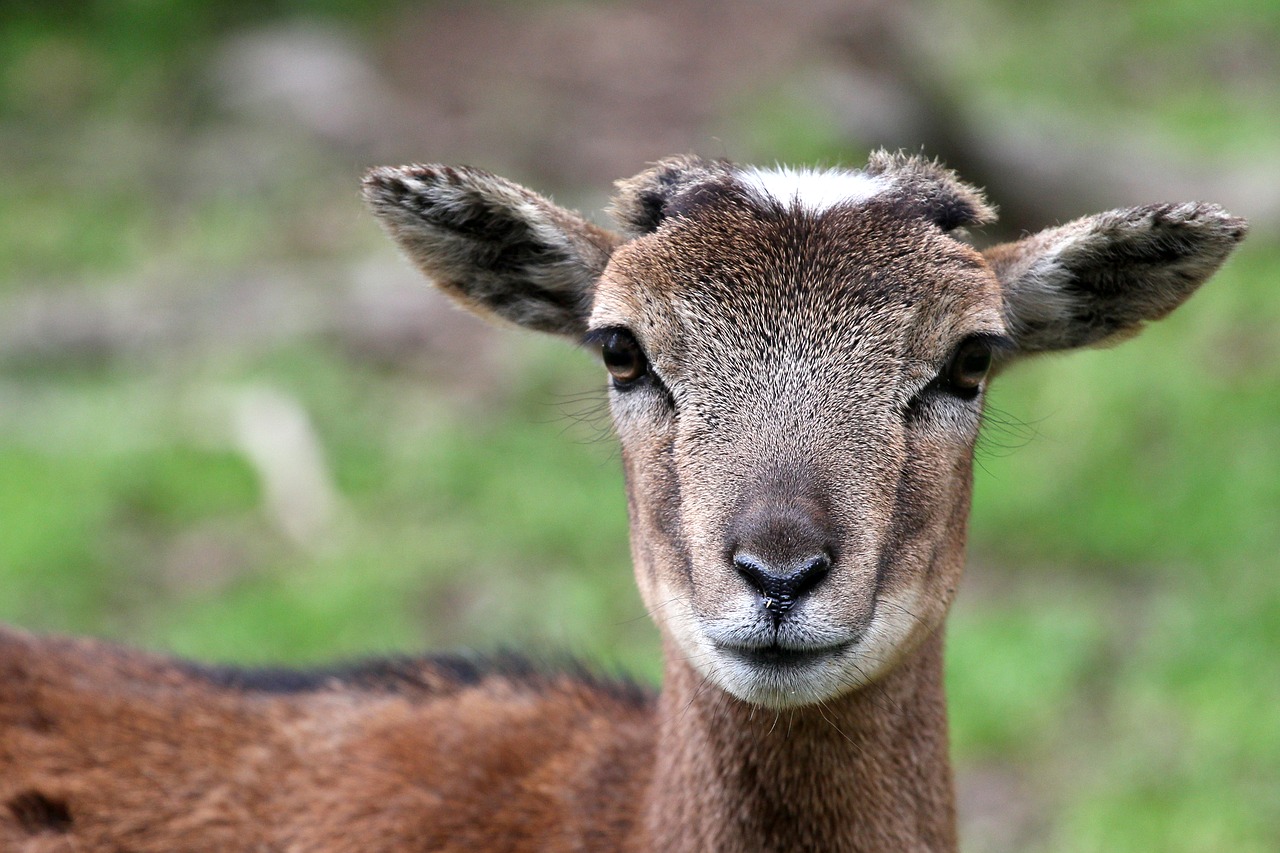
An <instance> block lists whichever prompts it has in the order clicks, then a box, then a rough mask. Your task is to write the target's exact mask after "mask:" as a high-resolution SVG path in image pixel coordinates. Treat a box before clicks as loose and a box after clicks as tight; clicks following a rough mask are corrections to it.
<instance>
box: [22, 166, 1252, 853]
mask: <svg viewBox="0 0 1280 853" xmlns="http://www.w3.org/2000/svg"><path fill="white" fill-rule="evenodd" d="M619 187H620V192H619V196H618V198H617V199H616V201H615V204H614V209H615V213H616V216H617V217H618V219H619V221H620V224H621V226H622V228H623V231H624V234H625V236H617V235H613V234H610V233H608V232H605V231H603V230H601V229H598V228H596V227H594V226H591V225H589V224H587V223H586V222H585V220H583V219H582V218H581V217H579V216H578V215H577V214H574V213H572V212H569V211H566V210H563V209H561V208H558V207H556V206H555V205H553V204H552V203H551V202H549V201H547V200H546V199H544V198H542V197H541V196H538V195H536V194H534V193H532V192H530V191H528V190H526V189H524V188H522V187H518V186H516V185H515V184H511V183H510V182H508V181H505V180H503V179H501V178H497V177H495V176H493V175H489V174H487V173H484V172H481V171H478V170H474V169H466V168H450V167H443V166H413V167H405V168H401V169H390V168H387V169H378V170H375V171H373V172H372V173H370V175H369V176H368V178H367V179H366V184H365V192H366V198H367V199H368V201H369V203H370V205H371V206H372V208H373V210H374V212H375V213H376V214H377V215H378V217H379V219H380V220H381V221H382V222H383V224H384V226H385V227H386V228H387V230H388V231H389V233H390V234H391V236H392V237H393V238H394V239H396V241H397V242H399V244H400V245H401V247H402V248H403V249H404V250H405V252H406V253H407V254H408V255H409V256H410V258H411V259H412V260H413V261H414V262H415V263H416V264H417V265H418V266H419V267H420V268H421V269H422V270H423V271H424V272H425V273H426V274H427V275H428V276H429V277H431V278H432V279H433V280H434V281H435V282H436V283H437V284H438V285H439V286H440V287H441V288H442V289H444V290H445V291H446V292H448V293H449V294H450V295H452V296H453V297H454V298H455V299H457V300H458V301H459V302H460V303H462V304H463V305H465V306H466V307H469V308H471V309H473V310H477V311H480V312H482V313H485V314H489V315H492V316H497V317H500V318H503V319H505V320H508V321H511V322H515V323H517V324H520V325H524V326H527V327H530V328H535V329H539V330H542V331H550V332H553V333H557V334H561V335H566V336H571V337H575V338H581V337H582V336H583V335H584V334H585V335H586V336H587V338H588V339H589V340H592V341H595V342H600V343H601V344H602V345H603V346H609V347H615V348H618V347H620V349H618V350H617V352H616V353H615V356H614V357H615V358H616V359H622V360H623V362H624V363H625V361H626V359H627V358H628V357H629V356H627V355H626V354H627V353H632V354H633V355H635V357H636V358H637V359H638V360H637V361H634V362H633V363H634V364H636V365H638V366H639V367H638V369H637V370H636V371H635V372H634V373H633V372H630V371H627V370H623V371H621V375H622V376H623V379H620V380H618V381H617V382H615V383H613V386H612V391H611V406H612V410H613V415H614V422H615V425H616V427H617V430H618V434H619V439H620V442H621V445H622V459H623V466H624V470H625V474H626V480H627V494H628V509H629V514H630V518H631V526H632V553H633V557H634V563H635V571H636V578H637V582H638V584H639V586H640V590H641V593H642V596H643V597H644V599H645V602H646V604H647V605H648V607H649V609H650V612H651V613H652V614H653V616H654V618H655V620H656V621H657V623H658V626H659V628H660V630H661V632H662V636H663V644H664V652H665V660H666V673H665V680H664V687H663V691H662V693H661V696H660V697H658V698H657V699H656V700H655V699H653V698H651V697H648V696H646V695H644V694H643V693H642V692H640V691H637V690H636V689H635V688H631V687H627V686H626V685H615V684H610V683H607V682H601V681H599V680H596V679H592V678H590V677H586V676H583V675H582V674H580V673H579V674H577V675H572V674H568V675H555V674H543V673H539V672H538V671H536V670H533V669H530V668H529V667H528V666H527V665H525V664H522V663H520V662H518V661H515V660H510V659H508V660H503V661H497V662H496V665H493V666H489V667H478V666H477V665H476V664H475V663H474V662H471V661H466V660H461V659H448V658H434V659H423V660H402V661H392V662H381V663H374V664H371V665H366V666H363V667H356V668H354V669H347V670H333V671H330V672H322V673H289V672H257V673H255V672H248V671H237V670H216V669H208V668H202V667H198V666H195V665H192V664H187V663H182V662H173V661H166V660H162V659H159V658H154V657H150V656H147V655H143V654H140V653H137V652H130V651H125V650H122V649H118V648H115V647H112V646H108V645H105V644H99V643H93V642H89V641H74V640H61V639H55V638H36V637H31V636H29V635H26V634H21V633H17V632H11V631H0V734H2V735H3V739H2V740H0V849H3V850H6V851H7V850H14V851H23V853H27V851H46V850H75V851H119V850H131V851H152V850H154V851H160V850H165V851H169V850H228V849H235V850H297V851H304V850H305V851H392V850H395V851H405V850H458V851H462V850H468V851H474V850H486V851H524V850H530V851H532V850H566V851H575V850H583V851H587V850H592V851H594V850H621V851H637V853H638V851H708V850H711V851H715V850H719V851H726V853H728V851H748V850H750V851H948V850H954V849H955V847H956V829H955V807H954V796H953V792H952V781H951V771H950V766H949V763H948V759H947V727H946V712H945V700H944V697H943V690H942V631H943V624H944V621H945V618H946V614H947V610H948V608H949V605H950V602H951V600H952V598H953V596H954V594H955V590H956V586H957V584H958V582H959V579H960V575H961V573H962V570H963V563H964V544H965V521H966V518H967V515H968V510H969V498H970V487H971V479H972V455H973V446H974V442H975V441H976V437H977V432H978V426H979V424H980V421H981V408H982V391H983V389H985V384H986V383H985V380H983V378H982V376H981V375H980V374H979V376H978V380H979V383H978V384H970V385H966V384H963V383H962V382H961V380H962V379H963V378H964V376H965V375H966V374H965V373H964V371H960V372H959V373H957V372H956V369H955V368H956V365H957V364H960V365H963V364H966V363H967V362H963V361H962V360H961V359H960V355H961V354H962V353H964V352H966V351H971V350H972V349H973V348H975V347H976V348H977V349H978V351H980V352H987V351H988V350H992V351H993V355H994V356H995V357H997V358H998V359H999V360H1001V361H1009V360H1011V359H1013V358H1016V357H1018V356H1020V355H1027V354H1034V353H1036V352H1040V351H1043V350H1047V349H1058V348H1066V347H1072V346H1081V345H1087V344H1092V343H1095V342H1100V341H1107V340H1111V339H1114V338H1116V337H1117V336H1121V335H1124V334H1131V333H1133V332H1135V331H1137V330H1138V329H1139V328H1140V327H1141V326H1142V324H1143V323H1145V322H1147V321H1149V320H1152V319H1156V318H1158V317H1160V316H1163V315H1164V314H1166V313H1168V311H1169V310H1171V309H1172V308H1173V307H1174V306H1176V305H1177V304H1178V303H1180V302H1181V301H1182V300H1184V299H1186V298H1187V297H1188V296H1189V295H1190V294H1191V292H1193V291H1194V289H1195V287H1196V286H1198V285H1199V284H1200V283H1201V282H1202V281H1203V280H1204V279H1205V278H1207V277H1208V276H1209V275H1210V274H1211V273H1212V272H1213V271H1214V270H1215V269H1216V268H1217V266H1218V265H1219V264H1220V263H1221V262H1222V260H1223V259H1224V258H1225V257H1226V255H1227V254H1228V253H1229V251H1230V249H1231V248H1232V247H1233V246H1234V245H1235V244H1236V243H1237V242H1238V241H1239V240H1240V239H1241V237H1242V236H1243V234H1244V223H1243V221H1241V220H1239V219H1235V218H1233V217H1230V216H1229V215H1227V214H1226V213H1225V212H1223V211H1222V210H1221V209H1219V208H1217V207H1214V206H1212V205H1204V204H1188V205H1156V206H1149V207H1143V208H1134V209H1132V210H1127V211H1112V212H1110V213H1106V214H1099V215H1098V216H1096V217H1090V218H1088V219H1084V220H1079V221H1077V222H1075V223H1071V224H1069V225H1066V226H1062V227H1061V228H1057V229H1053V230H1051V231H1047V232H1044V233H1043V234H1041V235H1033V236H1031V237H1028V238H1027V239H1025V240H1022V241H1020V242H1017V243H1014V244H1009V245H1006V246H1002V247H997V248H995V249H992V250H990V251H989V252H987V253H985V255H984V254H980V253H978V252H976V251H975V250H973V249H972V248H971V247H969V246H967V245H965V244H964V243H962V242H959V241H958V240H957V239H955V234H953V233H951V232H954V231H955V230H956V229H959V228H961V227H963V226H965V225H973V224H980V223H982V222H984V221H988V220H989V219H990V218H991V217H992V215H993V213H992V210H991V208H990V207H988V206H987V204H986V202H985V201H984V200H983V198H982V195H981V193H980V192H978V191H977V190H975V189H974V188H972V187H968V186H966V185H964V184H963V183H961V182H960V181H959V180H958V179H957V178H956V177H955V175H954V174H952V173H951V172H949V171H947V170H946V169H944V168H942V167H941V166H939V165H937V164H935V163H931V162H928V161H925V160H922V159H919V158H912V157H903V156H900V155H890V154H885V153H879V154H876V155H873V157H872V159H871V162H870V164H869V165H868V167H867V168H866V169H865V170H863V171H862V172H847V171H846V172H839V173H826V174H822V175H815V174H813V173H794V172H793V173H785V174H784V173H769V174H763V175H762V174H761V173H759V172H752V171H744V170H741V169H739V168H738V167H736V166H734V165H733V164H731V163H727V162H723V161H715V162H712V161H704V160H700V159H698V158H693V157H679V158H672V159H669V160H665V161H662V162H661V163H659V164H656V165H655V166H654V167H652V168H651V169H649V170H646V171H645V172H643V173H641V174H640V175H638V176H637V177H635V178H633V179H630V180H628V181H624V182H622V183H621V184H620V185H619ZM620 341H621V342H622V343H619V342H620ZM628 342H630V343H628ZM637 354H638V355H637ZM639 368H643V369H639ZM957 376H959V377H960V378H959V379H957V378H956V377H957Z"/></svg>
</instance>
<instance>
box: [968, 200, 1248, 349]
mask: <svg viewBox="0 0 1280 853" xmlns="http://www.w3.org/2000/svg"><path fill="white" fill-rule="evenodd" d="M1247 230H1248V225H1247V223H1246V222H1245V220H1243V219H1241V218H1240V217H1237V216H1232V215H1230V214H1229V213H1227V212H1226V211H1225V210H1223V209H1222V208H1221V207H1219V206H1218V205H1215V204H1205V203H1200V202H1189V203H1185V204H1153V205H1146V206H1143V207H1132V208H1125V209H1121V210H1111V211H1107V212H1106V213H1099V214H1096V215H1094V216H1086V217H1084V218H1082V219H1077V220H1075V221H1074V222H1069V223H1067V224H1066V225H1062V226H1060V227H1057V228H1051V229H1049V230H1046V231H1042V232H1040V233H1038V234H1033V235H1031V236H1029V237H1026V238H1024V239H1022V240H1018V241H1016V242H1012V243H1004V244H1001V245H999V246H994V247H992V248H990V249H987V250H986V251H985V252H984V253H983V255H984V256H985V257H986V260H987V263H988V264H989V265H990V266H991V269H992V270H993V271H994V272H995V274H996V277H997V278H998V279H999V280H1000V283H1001V286H1002V289H1003V292H1004V311H1005V321H1006V324H1007V326H1008V328H1009V330H1010V332H1011V334H1012V336H1013V338H1014V340H1015V341H1017V344H1018V348H1019V350H1021V351H1022V352H1024V353H1035V352H1045V351H1050V350H1062V349H1071V348H1074V347H1085V346H1095V345H1105V344H1108V343H1112V342H1115V341H1119V340H1123V339H1124V338H1127V337H1130V336H1132V335H1135V334H1137V333H1138V332H1139V331H1141V329H1142V327H1143V325H1144V324H1145V323H1147V322H1149V321H1151V320H1158V319H1160V318H1161V317H1164V316H1165V315H1166V314H1168V313H1169V312H1170V311H1172V310H1173V309H1174V308H1176V307H1178V306H1179V305H1181V304H1182V303H1183V302H1184V301H1186V300H1187V298H1188V297H1190V296H1191V294H1192V293H1194V292H1195V291H1196V288H1198V287H1199V286H1200V285H1201V284H1202V283H1204V281H1205V280H1207V279H1208V278H1209V276H1211V275H1212V274H1213V273H1214V272H1215V271H1216V270H1217V269H1218V267H1220V266H1221V265H1222V263H1223V261H1225V260H1226V258H1227V256H1228V255H1229V254H1231V251H1232V250H1233V249H1234V248H1235V247H1236V245H1237V244H1238V243H1239V242H1240V241H1241V240H1243V239H1244V236H1245V233H1246V232H1247Z"/></svg>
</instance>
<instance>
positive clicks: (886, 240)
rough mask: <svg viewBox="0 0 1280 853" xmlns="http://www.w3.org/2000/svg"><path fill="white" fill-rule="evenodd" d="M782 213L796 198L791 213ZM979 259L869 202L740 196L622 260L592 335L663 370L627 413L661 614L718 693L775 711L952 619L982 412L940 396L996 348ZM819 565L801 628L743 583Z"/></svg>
mask: <svg viewBox="0 0 1280 853" xmlns="http://www.w3.org/2000/svg"><path fill="white" fill-rule="evenodd" d="M784 198H785V197H784ZM1000 309H1001V293H1000V288H999V285H998V283H997V281H996V279H995V276H994V275H992V274H991V272H990V271H989V270H988V269H987V267H986V264H985V263H984V262H983V260H982V258H981V256H980V255H979V254H978V253H977V252H975V251H974V250H973V249H971V248H969V247H967V246H965V245H963V244H961V243H959V242H957V241H955V240H954V239H952V238H951V237H949V236H947V235H945V234H943V233H942V232H941V231H940V230H939V229H938V228H937V227H936V226H934V225H932V224H930V223H927V222H925V221H922V220H919V219H916V218H911V217H904V216H902V215H900V214H899V213H898V212H897V210H896V208H895V205H894V203H893V202H892V201H891V200H887V199H877V198H876V197H874V196H873V197H871V198H870V199H865V200H855V201H852V202H850V203H847V204H839V205H835V206H832V207H829V208H827V209H822V210H810V209H806V208H805V207H804V205H802V204H800V203H798V202H786V203H781V204H780V203H777V202H773V203H769V200H767V199H757V198H755V197H754V196H752V195H751V194H748V193H743V194H737V193H732V192H730V193H725V194H723V195H722V196H721V197H720V198H719V199H718V202H717V203H716V204H714V205H707V204H704V205H701V206H699V207H697V208H696V209H694V210H691V211H689V212H688V213H687V215H685V216H682V217H680V218H679V219H676V220H674V221H671V222H669V223H666V224H664V225H663V226H661V227H660V228H659V229H658V230H657V231H656V232H655V233H652V234H648V235H645V236H642V237H640V238H638V239H635V240H633V241H632V242H630V243H628V244H626V245H625V246H623V247H621V248H620V249H619V250H618V251H616V252H615V253H614V255H613V259H612V261H611V262H610V264H609V266H608V268H607V269H606V271H605V273H604V276H603V277H602V279H601V281H600V284H599V285H598V286H597V288H596V296H595V301H594V305H593V309H592V312H591V318H590V327H591V329H592V330H608V329H626V330H629V331H630V332H631V334H632V335H634V337H635V339H636V341H637V342H638V343H639V345H640V346H641V348H642V349H643V350H644V352H645V353H646V354H647V356H648V360H649V375H648V376H647V377H646V378H644V379H642V380H640V381H638V382H635V383H632V384H631V385H628V386H626V387H625V388H619V387H618V386H617V383H614V387H613V389H612V390H611V393H610V397H611V404H612V410H613V415H614V420H615V424H616V427H617V431H618V434H619V437H620V440H621V443H622V454H623V460H624V465H625V469H626V475H627V483H628V497H629V503H630V507H631V522H632V525H633V537H632V538H633V554H634V559H635V564H636V572H637V576H638V580H639V584H640V588H641V591H642V594H643V596H644V599H645V602H646V604H647V605H648V607H649V609H650V612H651V613H653V614H654V616H655V618H656V619H657V620H658V622H659V624H660V626H661V627H662V629H663V631H664V632H665V634H666V635H667V637H668V639H669V640H670V641H673V642H674V643H675V644H676V645H677V646H678V648H679V650H680V652H681V653H683V654H684V655H685V656H686V657H687V658H688V659H689V660H690V661H692V662H693V664H694V665H695V666H696V667H697V668H698V670H699V671H700V672H702V673H703V675H705V676H706V677H707V678H709V679H710V680H712V681H713V682H714V683H716V684H717V685H719V686H720V687H722V688H724V689H725V690H727V691H729V692H730V693H732V694H734V695H735V696H738V697H739V698H741V699H744V700H747V701H750V702H753V703H758V704H762V705H767V706H771V707H787V706H792V705H798V704H808V703H812V702H816V701H821V700H824V699H827V698H830V697H832V696H834V695H837V694H839V693H842V692H845V691H847V690H849V689H851V688H855V687H858V686H861V685H863V684H866V683H867V682H868V681H870V680H872V679H874V678H876V677H877V676H878V675H880V674H881V673H883V672H884V671H885V670H886V669H887V668H888V667H890V666H892V664H893V662H894V661H895V660H896V659H897V658H898V657H899V656H900V655H901V654H902V653H903V652H905V651H907V650H909V649H910V648H912V647H913V646H914V644H915V643H917V642H918V641H919V640H920V639H921V638H922V637H923V636H924V635H925V634H927V633H928V632H930V631H933V630H935V629H936V628H937V627H938V626H939V625H940V623H941V621H942V619H943V616H944V615H945V613H946V610H947V607H948V605H949V603H950V601H951V598H952V595H953V593H954V591H955V587H956V584H957V582H958V581H959V576H960V572H961V567H962V563H963V546H964V519H965V516H966V515H967V512H968V507H969V484H970V472H971V467H972V466H971V456H972V452H973V445H974V442H975V440H976V438H977V434H978V426H979V422H980V418H981V405H982V398H981V395H980V394H978V395H976V396H973V397H972V398H970V399H962V398H960V397H957V396H954V395H952V394H948V393H946V392H945V391H937V392H933V391H929V390H925V389H926V386H928V385H929V384H930V383H931V382H934V381H935V380H936V378H937V377H938V375H939V373H941V372H942V371H943V370H944V369H945V367H946V366H947V363H948V361H949V359H950V358H951V356H952V354H953V353H954V351H955V350H956V348H957V347H958V346H959V345H960V344H961V342H963V341H965V340H966V339H970V338H972V337H973V336H975V335H979V336H980V335H986V336H991V337H1000V336H1002V335H1003V333H1004V326H1003V322H1002V319H1001V313H1000ZM744 551H745V552H747V553H751V554H753V555H754V556H755V557H756V558H757V559H758V560H760V561H762V562H763V563H764V564H765V565H766V566H767V567H768V568H770V569H773V570H774V571H775V573H777V574H784V573H785V571H784V568H783V567H785V566H786V565H789V564H791V563H794V562H795V561H796V560H800V559H802V558H805V557H807V556H809V555H810V554H814V553H824V554H825V555H826V557H827V558H828V559H829V561H830V565H829V567H828V568H827V570H826V574H825V577H823V579H822V580H821V581H820V582H819V583H817V584H816V585H814V586H813V588H812V589H810V590H808V591H807V592H806V593H805V594H803V595H801V596H798V597H797V600H796V601H795V602H794V604H793V605H792V606H791V607H790V608H788V609H786V610H785V612H781V613H776V612H774V611H773V610H770V609H769V608H768V607H767V606H766V599H767V595H765V594H764V593H763V592H762V591H761V590H760V589H758V588H757V587H756V586H755V585H753V584H752V583H751V581H750V580H749V579H748V578H746V577H744V576H743V575H742V573H741V572H739V571H738V570H737V568H736V566H735V564H734V557H735V554H738V553H743V552H744Z"/></svg>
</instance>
